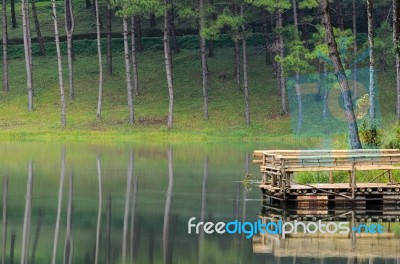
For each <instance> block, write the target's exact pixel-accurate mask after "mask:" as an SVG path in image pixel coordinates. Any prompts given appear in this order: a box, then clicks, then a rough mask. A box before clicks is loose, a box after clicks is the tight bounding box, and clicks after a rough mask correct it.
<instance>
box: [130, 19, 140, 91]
mask: <svg viewBox="0 0 400 264" xmlns="http://www.w3.org/2000/svg"><path fill="white" fill-rule="evenodd" d="M135 20H136V19H135V16H132V17H131V52H132V56H131V58H132V75H133V76H132V77H133V94H134V96H138V95H139V77H138V68H137V59H136V36H135V34H136V23H135Z"/></svg>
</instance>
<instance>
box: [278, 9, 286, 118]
mask: <svg viewBox="0 0 400 264" xmlns="http://www.w3.org/2000/svg"><path fill="white" fill-rule="evenodd" d="M276 29H277V30H278V52H279V56H280V57H281V58H283V56H284V48H283V37H282V33H281V30H282V10H281V9H278V11H277V20H276ZM278 67H279V71H278V76H277V78H278V81H279V82H280V88H281V105H282V114H286V113H287V105H286V84H285V77H284V73H283V65H282V63H279V62H278Z"/></svg>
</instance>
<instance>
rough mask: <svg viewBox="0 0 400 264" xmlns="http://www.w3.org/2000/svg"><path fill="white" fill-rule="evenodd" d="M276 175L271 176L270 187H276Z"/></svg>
mask: <svg viewBox="0 0 400 264" xmlns="http://www.w3.org/2000/svg"><path fill="white" fill-rule="evenodd" d="M276 182H277V179H276V175H275V174H271V186H276Z"/></svg>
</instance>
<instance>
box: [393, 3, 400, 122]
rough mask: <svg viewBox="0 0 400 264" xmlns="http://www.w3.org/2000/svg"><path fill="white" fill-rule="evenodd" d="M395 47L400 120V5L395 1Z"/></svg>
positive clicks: (397, 105) (397, 108) (397, 110)
mask: <svg viewBox="0 0 400 264" xmlns="http://www.w3.org/2000/svg"><path fill="white" fill-rule="evenodd" d="M393 45H394V51H395V56H396V116H397V119H400V3H399V2H398V0H393Z"/></svg>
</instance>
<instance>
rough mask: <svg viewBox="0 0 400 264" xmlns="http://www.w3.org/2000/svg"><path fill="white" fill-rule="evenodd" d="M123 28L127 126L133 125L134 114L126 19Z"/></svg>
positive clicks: (124, 18) (125, 18)
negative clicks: (127, 110)
mask: <svg viewBox="0 0 400 264" xmlns="http://www.w3.org/2000/svg"><path fill="white" fill-rule="evenodd" d="M123 28H124V57H125V75H126V89H127V91H128V107H129V124H130V125H133V124H134V123H135V112H134V105H133V95H132V82H131V65H130V62H129V45H128V18H127V17H126V16H124V17H123Z"/></svg>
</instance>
